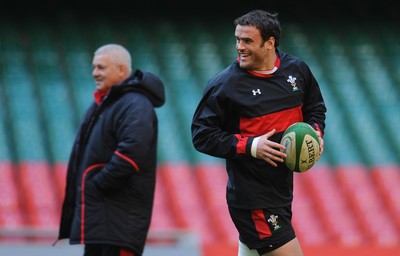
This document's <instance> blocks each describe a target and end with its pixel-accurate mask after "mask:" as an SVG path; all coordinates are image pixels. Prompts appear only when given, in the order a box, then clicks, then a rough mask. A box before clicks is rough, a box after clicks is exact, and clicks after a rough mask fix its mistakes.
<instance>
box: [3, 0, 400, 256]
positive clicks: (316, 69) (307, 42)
mask: <svg viewBox="0 0 400 256" xmlns="http://www.w3.org/2000/svg"><path fill="white" fill-rule="evenodd" d="M256 8H257V9H258V8H260V9H265V10H269V11H271V12H277V13H279V17H280V20H281V24H282V27H283V31H282V38H281V46H280V48H281V49H282V50H283V51H285V52H287V53H289V54H293V55H297V56H298V57H300V58H301V59H303V60H304V61H306V63H308V64H309V66H310V68H311V70H312V71H313V73H314V75H315V77H316V78H317V80H318V81H319V84H320V87H321V90H322V93H323V95H324V98H325V101H326V104H327V108H328V112H327V120H326V123H327V128H326V131H325V138H324V139H325V150H324V154H323V156H322V158H321V159H320V160H319V162H318V163H317V164H316V165H315V166H314V167H313V168H312V169H311V170H310V171H308V172H306V173H303V174H298V173H296V174H295V199H294V204H293V210H294V215H293V222H294V226H295V228H296V231H297V234H298V237H299V239H300V241H301V243H302V246H303V248H304V252H305V255H308V256H314V255H321V254H324V255H325V256H329V255H342V256H346V255H364V256H365V255H385V256H391V255H400V135H399V133H398V130H399V128H400V113H399V110H400V18H399V13H398V9H396V8H395V2H394V1H391V2H388V1H361V0H354V1H333V0H324V1H320V0H319V1H317V0H314V1H313V0H306V1H267V0H264V1H251V0H250V1H249V0H248V1H237V0H231V1H209V0H204V1H195V2H189V1H187V2H182V1H178V0H171V1H160V2H157V1H113V2H111V1H105V0H98V1H95V2H94V1H91V2H89V1H73V0H71V1H68V2H63V3H60V2H57V1H46V0H39V1H20V0H16V1H12V2H8V3H7V4H5V3H4V6H3V3H2V5H1V9H0V14H1V16H0V120H1V122H0V255H10V254H11V253H13V254H15V255H29V256H33V255H42V256H43V255H54V254H56V255H60V256H62V255H71V256H72V255H81V254H82V252H81V251H82V247H80V246H69V245H68V244H67V241H59V242H58V243H56V245H55V246H52V244H53V243H54V242H56V237H57V234H58V233H57V232H58V221H59V214H60V204H61V200H62V198H63V193H64V186H65V172H66V164H67V161H68V157H69V152H70V149H71V146H72V142H73V139H74V136H75V133H76V130H77V127H78V124H79V122H80V120H81V118H82V115H83V113H84V111H85V110H86V108H87V106H88V105H89V103H90V102H91V101H92V93H93V90H94V88H95V87H94V83H93V79H92V77H91V72H92V67H91V62H92V56H93V52H94V50H96V49H97V48H98V47H99V46H101V45H103V44H107V43H118V44H122V45H124V46H125V47H126V48H127V49H128V50H129V51H130V52H131V53H132V57H133V66H134V68H140V69H143V70H148V71H151V72H154V73H156V74H158V75H159V76H160V77H161V79H162V80H163V81H164V83H165V86H166V94H167V103H166V104H165V105H164V106H163V107H162V108H160V109H157V114H158V117H159V124H160V131H159V167H158V176H157V188H156V200H155V205H154V214H153V219H152V224H151V229H150V234H149V241H148V245H147V247H146V249H145V254H144V255H147V256H152V255H166V256H170V255H171V256H172V255H174V256H179V255H195V256H196V255H199V256H200V255H204V256H214V255H218V256H224V255H227V256H228V255H237V252H236V250H237V239H238V237H237V232H236V230H235V228H234V226H233V224H232V223H231V220H230V217H229V214H228V211H227V206H226V202H225V184H226V181H227V177H226V173H225V168H224V162H223V161H222V160H221V159H217V158H213V157H210V156H206V155H203V154H201V153H199V152H197V151H195V150H194V148H193V146H192V144H191V135H190V124H191V118H192V115H193V113H194V110H195V107H196V105H197V103H198V101H199V99H200V97H201V95H202V92H203V89H204V87H205V85H206V83H207V80H208V79H209V78H211V76H213V75H214V74H215V73H216V72H218V71H220V70H221V69H223V68H224V67H225V66H226V65H229V64H230V63H231V62H232V61H234V59H235V58H236V51H235V38H234V26H233V20H234V19H235V18H236V17H238V16H240V15H242V14H244V13H246V12H248V11H250V10H251V9H256Z"/></svg>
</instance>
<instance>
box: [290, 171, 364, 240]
mask: <svg viewBox="0 0 400 256" xmlns="http://www.w3.org/2000/svg"><path fill="white" fill-rule="evenodd" d="M299 179H302V181H303V184H304V186H305V187H306V188H307V189H308V192H309V195H310V197H311V198H312V200H313V201H314V203H315V206H316V207H315V214H318V216H320V219H321V221H322V222H323V226H324V229H325V233H326V234H327V235H328V236H329V237H330V239H329V240H330V242H333V243H336V244H345V245H349V246H354V245H360V244H362V243H364V242H365V237H364V234H363V232H361V230H360V227H359V226H358V225H357V222H355V221H354V219H356V215H355V214H354V213H353V212H352V211H349V210H348V209H349V202H348V201H347V196H346V194H345V193H344V191H343V190H342V188H341V187H340V185H339V184H338V183H337V181H336V176H335V172H334V171H333V168H331V167H330V166H328V165H317V166H315V167H313V168H312V169H311V170H309V171H308V172H306V173H303V174H301V175H300V177H298V179H297V180H299ZM295 214H296V213H295ZM343 227H346V228H343Z"/></svg>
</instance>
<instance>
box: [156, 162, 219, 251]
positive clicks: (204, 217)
mask: <svg viewBox="0 0 400 256" xmlns="http://www.w3.org/2000/svg"><path fill="white" fill-rule="evenodd" d="M160 174H161V175H162V177H163V180H164V182H165V188H166V190H167V193H166V194H167V195H168V204H169V205H170V208H171V210H172V212H173V215H174V216H175V217H176V219H177V223H178V228H181V229H183V230H184V229H187V230H190V231H194V232H196V233H197V234H199V235H200V237H199V238H200V241H201V242H202V243H211V242H213V241H215V240H216V238H217V234H216V232H215V230H214V227H213V226H212V225H211V223H210V221H209V220H210V215H211V214H214V213H210V212H208V211H207V207H206V206H205V202H204V200H203V196H202V195H201V193H200V190H199V189H198V188H199V187H198V184H197V180H196V178H195V175H194V173H193V170H192V168H191V166H190V165H188V164H185V163H181V164H177V163H175V164H174V163H170V164H164V165H162V166H160Z"/></svg>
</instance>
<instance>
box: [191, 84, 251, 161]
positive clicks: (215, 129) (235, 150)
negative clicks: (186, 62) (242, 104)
mask: <svg viewBox="0 0 400 256" xmlns="http://www.w3.org/2000/svg"><path fill="white" fill-rule="evenodd" d="M221 90H222V89H221V87H219V88H217V87H215V86H210V85H209V86H208V87H207V88H206V90H205V93H204V95H203V97H202V99H201V101H200V103H199V105H198V106H197V108H196V110H195V113H194V115H193V119H192V125H191V131H192V143H193V145H194V147H195V149H196V150H198V151H199V152H202V153H205V154H208V155H211V156H214V157H219V158H226V159H227V158H234V157H236V156H240V155H248V156H251V143H252V141H253V139H254V137H244V136H241V135H240V134H239V133H238V131H237V132H235V131H229V130H228V129H226V128H224V125H225V123H226V121H227V120H226V118H232V116H231V115H230V114H229V106H228V103H227V101H226V99H225V97H224V93H223V92H221ZM231 114H232V113H231Z"/></svg>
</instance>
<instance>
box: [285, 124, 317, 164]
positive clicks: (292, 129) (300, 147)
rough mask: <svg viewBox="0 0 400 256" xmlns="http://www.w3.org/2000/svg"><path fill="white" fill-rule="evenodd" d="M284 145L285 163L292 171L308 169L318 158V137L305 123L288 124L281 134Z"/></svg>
mask: <svg viewBox="0 0 400 256" xmlns="http://www.w3.org/2000/svg"><path fill="white" fill-rule="evenodd" d="M281 144H282V145H284V146H285V150H284V151H283V152H284V153H285V154H286V158H285V161H284V163H285V165H286V166H287V167H288V168H289V169H290V170H291V171H294V172H305V171H308V170H309V169H310V168H311V167H312V166H313V165H314V164H315V163H316V162H317V161H318V160H319V156H320V154H319V149H320V145H319V139H318V135H317V133H316V131H315V130H314V129H313V128H312V127H311V126H310V125H309V124H307V123H304V122H298V123H295V124H292V125H291V126H289V127H288V128H287V129H286V130H285V132H284V133H283V135H282V140H281Z"/></svg>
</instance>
